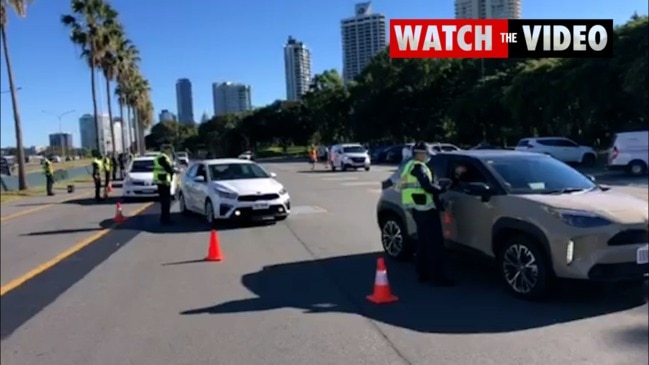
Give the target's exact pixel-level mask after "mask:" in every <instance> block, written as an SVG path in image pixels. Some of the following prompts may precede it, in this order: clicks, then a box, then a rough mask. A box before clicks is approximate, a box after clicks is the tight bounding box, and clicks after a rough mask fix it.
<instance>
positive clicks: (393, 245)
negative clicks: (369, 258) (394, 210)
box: [381, 220, 403, 257]
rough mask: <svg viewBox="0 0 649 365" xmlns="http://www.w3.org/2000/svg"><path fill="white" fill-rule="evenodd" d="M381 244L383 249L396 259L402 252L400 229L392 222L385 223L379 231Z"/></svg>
mask: <svg viewBox="0 0 649 365" xmlns="http://www.w3.org/2000/svg"><path fill="white" fill-rule="evenodd" d="M381 243H382V244H383V248H384V249H385V251H386V252H387V253H388V255H390V256H392V257H397V256H399V255H400V254H401V251H402V250H403V234H402V233H401V227H399V224H397V222H395V221H393V220H389V221H387V222H385V224H384V225H383V229H381Z"/></svg>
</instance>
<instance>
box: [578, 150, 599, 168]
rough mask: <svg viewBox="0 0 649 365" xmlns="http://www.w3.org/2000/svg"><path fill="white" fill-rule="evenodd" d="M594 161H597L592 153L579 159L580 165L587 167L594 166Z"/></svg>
mask: <svg viewBox="0 0 649 365" xmlns="http://www.w3.org/2000/svg"><path fill="white" fill-rule="evenodd" d="M596 161H597V157H596V156H595V155H593V154H592V153H586V154H584V156H583V157H582V158H581V164H582V165H584V166H588V167H590V166H593V165H595V162H596Z"/></svg>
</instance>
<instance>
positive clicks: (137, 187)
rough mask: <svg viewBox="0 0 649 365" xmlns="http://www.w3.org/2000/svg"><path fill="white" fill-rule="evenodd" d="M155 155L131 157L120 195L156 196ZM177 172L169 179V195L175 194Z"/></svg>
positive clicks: (173, 195)
mask: <svg viewBox="0 0 649 365" xmlns="http://www.w3.org/2000/svg"><path fill="white" fill-rule="evenodd" d="M154 159H155V156H139V157H135V158H133V159H132V160H131V161H130V162H129V163H128V166H127V168H126V171H127V172H126V176H125V178H124V183H123V185H122V196H123V198H125V199H128V198H153V197H157V196H158V186H157V185H156V184H154V183H153V160H154ZM177 188H178V174H174V175H173V177H172V181H171V197H172V198H173V197H175V196H176V190H177Z"/></svg>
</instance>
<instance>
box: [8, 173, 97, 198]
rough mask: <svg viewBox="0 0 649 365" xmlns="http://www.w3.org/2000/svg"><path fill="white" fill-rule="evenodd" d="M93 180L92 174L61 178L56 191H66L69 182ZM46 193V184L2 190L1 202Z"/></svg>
mask: <svg viewBox="0 0 649 365" xmlns="http://www.w3.org/2000/svg"><path fill="white" fill-rule="evenodd" d="M89 182H92V176H90V175H86V176H79V177H76V178H74V179H68V180H61V181H57V182H55V183H54V192H57V191H66V190H67V186H68V184H75V183H89ZM42 195H45V186H44V185H43V186H34V187H32V188H29V189H27V190H22V191H0V203H8V202H12V201H15V200H18V199H22V198H25V197H30V196H42Z"/></svg>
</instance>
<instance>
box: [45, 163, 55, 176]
mask: <svg viewBox="0 0 649 365" xmlns="http://www.w3.org/2000/svg"><path fill="white" fill-rule="evenodd" d="M53 172H54V171H53V169H52V162H50V160H48V159H45V160H44V161H43V174H45V175H52V173H53Z"/></svg>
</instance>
